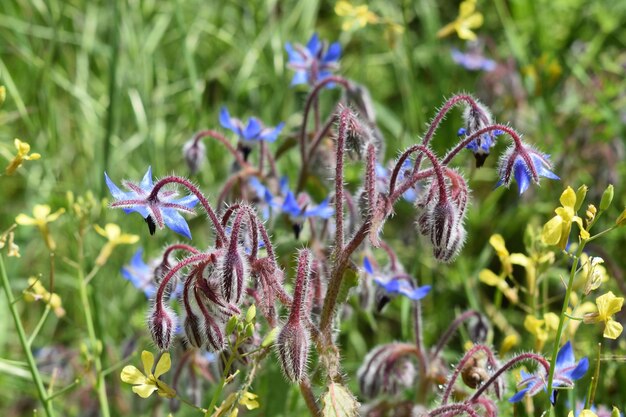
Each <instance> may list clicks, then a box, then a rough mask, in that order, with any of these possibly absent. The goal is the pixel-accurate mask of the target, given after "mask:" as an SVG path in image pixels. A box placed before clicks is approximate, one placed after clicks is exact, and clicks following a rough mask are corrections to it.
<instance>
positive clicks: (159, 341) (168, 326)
mask: <svg viewBox="0 0 626 417" xmlns="http://www.w3.org/2000/svg"><path fill="white" fill-rule="evenodd" d="M148 327H149V328H150V334H151V335H152V340H153V341H154V344H155V345H156V346H157V347H158V348H159V349H160V350H168V349H169V347H170V344H171V343H172V334H174V328H175V327H176V315H175V314H174V312H173V311H172V310H171V309H170V308H169V307H167V306H163V305H161V306H158V305H157V306H155V307H154V311H153V312H152V314H151V315H150V317H149V319H148Z"/></svg>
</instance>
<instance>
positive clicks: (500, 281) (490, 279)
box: [478, 269, 519, 304]
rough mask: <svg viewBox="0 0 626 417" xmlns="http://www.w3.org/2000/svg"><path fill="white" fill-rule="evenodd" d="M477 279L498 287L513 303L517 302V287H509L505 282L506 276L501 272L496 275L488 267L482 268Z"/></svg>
mask: <svg viewBox="0 0 626 417" xmlns="http://www.w3.org/2000/svg"><path fill="white" fill-rule="evenodd" d="M478 279H479V280H480V281H481V282H483V283H485V284H487V285H490V286H492V287H496V288H498V289H499V290H500V291H501V292H502V294H504V296H505V297H506V298H507V299H508V300H509V301H511V302H512V303H513V304H517V303H518V302H519V297H518V295H517V288H511V287H510V286H509V283H508V282H506V277H505V276H504V275H503V274H500V275H496V274H495V273H494V272H493V271H491V270H489V269H483V270H482V271H480V273H479V274H478Z"/></svg>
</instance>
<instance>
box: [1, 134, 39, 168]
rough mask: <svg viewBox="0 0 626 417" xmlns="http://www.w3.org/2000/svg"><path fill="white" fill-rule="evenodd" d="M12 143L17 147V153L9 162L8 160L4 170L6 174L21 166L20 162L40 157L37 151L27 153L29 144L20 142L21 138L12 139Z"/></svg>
mask: <svg viewBox="0 0 626 417" xmlns="http://www.w3.org/2000/svg"><path fill="white" fill-rule="evenodd" d="M13 143H14V144H15V147H16V148H17V154H16V155H15V156H14V157H13V159H12V160H11V162H9V165H8V166H7V168H6V170H5V172H6V174H7V175H13V174H15V171H17V169H18V168H19V167H21V166H22V162H24V161H34V160H37V159H39V158H41V155H40V154H38V153H31V154H29V152H30V145H29V144H28V143H26V142H22V141H21V140H19V139H17V138H16V139H15V140H14V142H13Z"/></svg>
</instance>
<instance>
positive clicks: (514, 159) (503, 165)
mask: <svg viewBox="0 0 626 417" xmlns="http://www.w3.org/2000/svg"><path fill="white" fill-rule="evenodd" d="M551 168H552V164H551V163H550V155H547V154H543V153H541V152H537V151H536V150H534V149H533V148H531V147H530V146H527V145H522V146H520V147H519V148H518V147H517V146H516V145H513V146H511V147H510V148H509V149H507V151H506V152H505V153H504V154H503V155H502V157H501V158H500V166H499V167H498V176H499V177H500V181H498V184H497V186H498V187H499V186H500V185H504V186H506V187H508V186H509V185H510V184H511V181H512V179H513V177H515V181H517V188H518V189H519V193H520V194H522V193H523V192H524V191H526V190H527V189H528V186H529V185H530V183H531V181H532V182H534V183H536V184H539V177H546V178H550V179H553V180H558V179H560V178H559V177H558V176H557V175H556V174H554V173H553V172H552V171H550V169H551Z"/></svg>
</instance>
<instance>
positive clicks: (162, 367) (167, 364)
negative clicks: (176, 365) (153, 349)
mask: <svg viewBox="0 0 626 417" xmlns="http://www.w3.org/2000/svg"><path fill="white" fill-rule="evenodd" d="M171 367H172V358H171V357H170V354H169V353H168V352H165V353H164V354H163V355H161V359H159V363H157V366H156V369H155V370H154V377H155V378H159V377H160V376H161V375H163V374H164V373H166V372H167V371H169V370H170V368H171Z"/></svg>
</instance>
